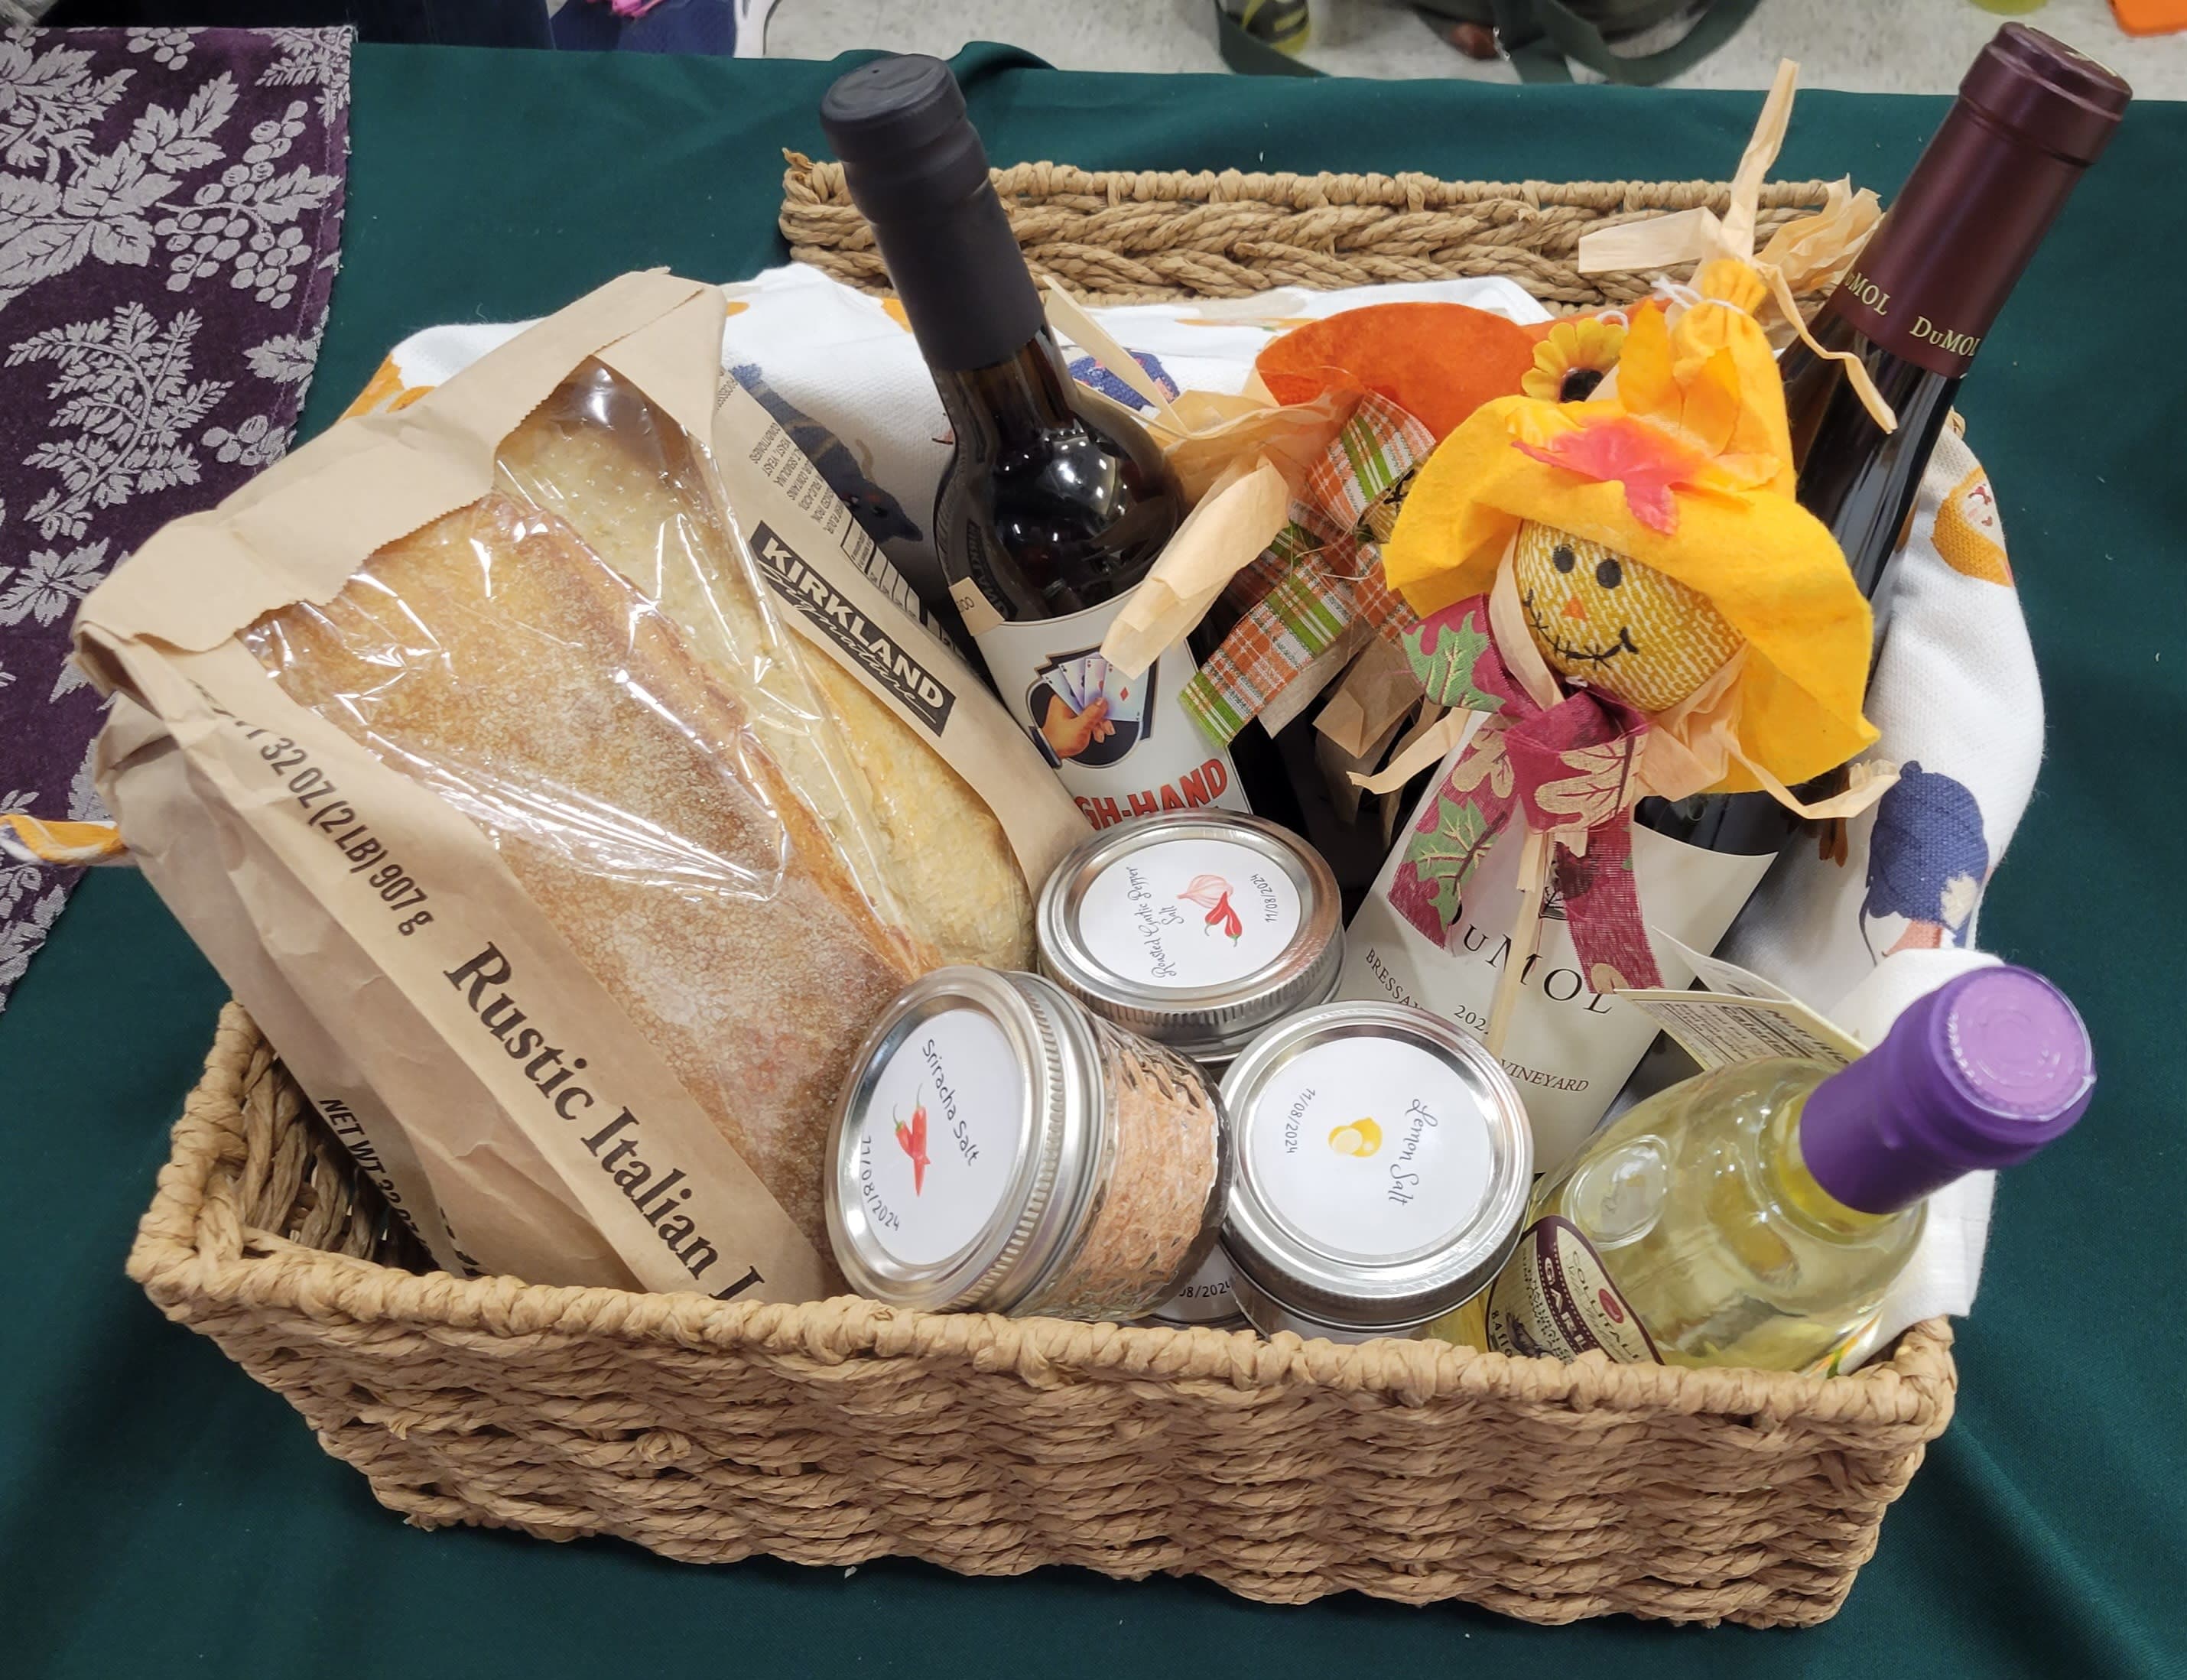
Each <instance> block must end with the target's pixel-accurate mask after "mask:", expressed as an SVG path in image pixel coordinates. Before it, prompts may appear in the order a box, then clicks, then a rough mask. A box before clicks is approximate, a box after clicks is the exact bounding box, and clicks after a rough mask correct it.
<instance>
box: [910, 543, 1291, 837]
mask: <svg viewBox="0 0 2187 1680" xmlns="http://www.w3.org/2000/svg"><path fill="white" fill-rule="evenodd" d="M953 593H955V595H956V597H957V599H958V603H959V610H962V611H963V612H964V621H965V627H966V628H967V629H968V630H970V631H971V632H972V637H973V639H974V640H975V642H977V643H979V648H980V655H981V658H982V659H984V660H986V661H987V672H988V675H989V676H991V677H993V679H994V683H995V688H996V690H997V691H998V693H999V694H1001V695H1002V700H1003V704H1004V706H1006V707H1007V708H1009V712H1010V715H1011V716H1013V717H1015V718H1016V719H1017V720H1018V722H1020V723H1021V724H1022V725H1024V726H1025V730H1026V733H1027V734H1029V735H1030V736H1032V741H1033V744H1034V745H1035V746H1037V747H1038V748H1039V749H1040V750H1041V753H1042V756H1044V757H1045V758H1046V759H1047V760H1048V761H1049V763H1050V764H1053V765H1054V767H1055V773H1056V774H1057V775H1058V776H1060V778H1062V780H1063V785H1064V786H1065V787H1066V788H1068V789H1070V790H1071V796H1072V797H1073V798H1074V799H1076V800H1077V801H1078V808H1079V809H1080V810H1081V811H1082V812H1085V813H1086V820H1087V821H1088V822H1089V823H1092V824H1093V825H1094V827H1095V828H1097V829H1105V828H1108V827H1110V825H1111V824H1113V823H1124V822H1129V821H1130V820H1131V819H1132V818H1135V817H1151V816H1154V815H1155V813H1156V812H1163V811H1189V810H1192V809H1195V807H1197V806H1206V805H1213V806H1222V807H1223V809H1224V810H1227V811H1245V810H1247V809H1249V808H1250V807H1249V806H1247V804H1246V802H1245V795H1243V794H1242V793H1240V791H1239V788H1238V773H1237V770H1236V768H1235V767H1234V766H1233V765H1232V763H1231V761H1230V755H1229V754H1228V753H1227V752H1225V751H1224V750H1223V749H1222V748H1221V747H1218V746H1217V745H1216V744H1215V743H1214V742H1212V740H1210V739H1208V738H1207V736H1206V734H1205V733H1202V732H1201V731H1200V728H1199V726H1198V725H1196V724H1195V723H1194V722H1193V721H1192V719H1191V717H1190V716H1189V715H1188V714H1187V713H1186V711H1185V710H1184V707H1183V705H1182V704H1180V702H1179V700H1178V695H1179V694H1181V693H1182V692H1183V688H1184V685H1185V684H1186V683H1189V682H1190V681H1191V680H1192V677H1193V674H1194V672H1195V670H1196V669H1197V667H1196V666H1195V665H1194V663H1193V659H1192V655H1191V653H1190V652H1189V650H1188V649H1186V648H1185V646H1184V645H1183V643H1178V645H1177V646H1175V647H1173V648H1172V649H1170V650H1169V651H1168V652H1167V653H1165V654H1164V655H1162V656H1161V659H1160V660H1157V661H1156V662H1155V664H1154V665H1152V666H1150V667H1148V669H1147V670H1145V671H1142V672H1141V673H1140V674H1139V675H1138V676H1137V677H1127V676H1126V675H1125V674H1124V673H1123V672H1122V671H1119V670H1117V669H1116V668H1115V667H1113V666H1110V664H1109V662H1108V661H1107V660H1104V659H1103V658H1102V657H1101V638H1102V637H1103V636H1105V635H1106V634H1107V633H1108V629H1109V626H1110V622H1111V621H1113V620H1114V619H1115V618H1116V615H1117V614H1118V613H1119V612H1121V611H1122V610H1123V605H1124V598H1123V597H1122V596H1119V597H1118V598H1116V599H1114V600H1110V601H1105V602H1103V603H1102V604H1100V605H1099V606H1098V607H1089V608H1088V609H1087V610H1085V611H1083V612H1076V613H1071V614H1069V615H1065V616H1064V617H1062V618H1043V619H1032V620H1026V621H1019V622H1016V623H1010V622H1007V621H1004V620H1003V619H1001V618H999V617H998V616H997V615H996V614H995V611H994V610H993V608H992V605H990V604H988V603H987V599H986V598H985V597H984V596H982V595H981V594H980V593H978V591H977V589H976V588H975V587H973V586H971V585H970V584H969V583H967V584H964V585H960V586H959V587H958V588H957V589H956V590H955V591H954V592H953ZM981 607H985V608H986V609H987V610H986V611H985V612H984V613H983V612H981V610H980V608H981Z"/></svg>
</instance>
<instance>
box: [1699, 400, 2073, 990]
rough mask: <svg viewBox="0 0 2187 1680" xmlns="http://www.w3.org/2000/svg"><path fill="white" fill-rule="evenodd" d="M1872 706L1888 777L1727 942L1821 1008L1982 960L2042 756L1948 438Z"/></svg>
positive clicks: (2008, 614) (1992, 559) (1917, 527)
mask: <svg viewBox="0 0 2187 1680" xmlns="http://www.w3.org/2000/svg"><path fill="white" fill-rule="evenodd" d="M1867 710H1868V715H1869V718H1870V719H1871V720H1872V721H1873V722H1875V726H1876V728H1877V729H1878V730H1880V731H1881V739H1879V741H1878V742H1877V744H1876V751H1877V753H1878V754H1879V755H1880V756H1882V757H1884V758H1886V759H1888V760H1890V761H1892V762H1893V763H1895V764H1897V766H1898V767H1899V779H1898V782H1897V784H1896V785H1894V786H1893V787H1892V788H1891V789H1889V790H1888V791H1887V792H1886V793H1885V794H1884V795H1883V797H1882V799H1881V801H1879V802H1878V803H1877V804H1876V806H1875V808H1874V809H1873V810H1871V811H1869V812H1864V813H1863V814H1861V815H1859V816H1857V817H1854V818H1851V819H1849V820H1848V821H1847V822H1846V823H1844V824H1843V825H1841V827H1840V828H1839V829H1836V830H1835V831H1833V832H1826V833H1825V834H1824V835H1823V836H1822V837H1821V838H1820V839H1819V840H1818V841H1817V842H1816V843H1813V844H1810V845H1808V846H1802V847H1800V848H1798V849H1797V850H1796V851H1795V852H1794V853H1793V855H1791V857H1787V858H1786V859H1785V860H1784V862H1783V863H1782V864H1780V866H1779V868H1777V869H1776V870H1775V871H1774V873H1773V874H1771V875H1770V876H1769V878H1768V879H1767V880H1765V881H1764V882H1763V885H1762V886H1761V888H1760V889H1759V890H1758V891H1757V892H1756V894H1755V896H1754V898H1753V899H1752V901H1751V902H1750V903H1749V904H1748V906H1747V909H1746V914H1745V915H1743V916H1742V917H1741V918H1740V920H1739V922H1738V924H1736V925H1735V926H1734V928H1733V930H1732V932H1731V936H1730V937H1729V940H1727V941H1726V942H1725V944H1724V945H1723V955H1725V956H1726V957H1728V958H1730V959H1731V960H1732V961H1734V962H1735V963H1739V964H1743V965H1744V966H1746V967H1747V968H1751V969H1756V970H1757V972H1759V973H1762V974H1764V975H1768V976H1770V977H1771V978H1772V979H1774V980H1777V981H1779V983H1780V984H1782V985H1785V986H1791V987H1792V988H1793V989H1794V990H1796V991H1797V992H1799V994H1800V995H1801V996H1802V997H1805V998H1807V999H1808V1001H1810V1002H1811V1003H1815V1004H1816V1005H1817V1006H1818V1007H1819V1008H1821V1009H1824V1011H1825V1012H1826V1013H1827V1012H1829V1010H1830V1009H1831V1007H1832V1006H1833V1005H1834V1004H1835V1003H1836V1000H1837V999H1838V998H1840V997H1842V996H1844V995H1845V994H1846V993H1847V992H1850V991H1851V990H1852V988H1853V987H1854V986H1856V985H1858V984H1859V983H1860V982H1861V981H1862V980H1864V977H1865V976H1867V975H1869V974H1872V973H1874V972H1875V970H1876V969H1877V968H1878V966H1879V965H1881V966H1882V967H1884V968H1890V967H1892V966H1893V965H1895V964H1897V963H1898V962H1899V961H1900V960H1901V959H1902V958H1903V957H1904V956H1906V955H1909V954H1911V953H1914V952H1920V953H1922V954H1923V955H1924V956H1931V955H1932V954H1933V955H1937V956H1942V955H1951V954H1959V955H1963V956H1964V957H1965V958H1967V959H1968V960H1975V959H1976V958H1977V956H1978V951H1977V947H1978V946H1979V943H1980V922H1981V916H1982V896H1983V894H1984V893H1985V892H1986V891H1987V889H1988V885H1989V883H1990V881H1991V880H1992V879H1993V877H1994V876H1995V874H1996V873H1997V870H1998V868H1999V866H2000V865H2001V864H2002V863H2003V862H2004V859H2005V856H2006V849H2007V847H2008V846H2010V842H2011V840H2012V834H2013V830H2014V829H2016V828H2017V827H2018V826H2019V823H2020V819H2021V815H2022V813H2023V812H2026V810H2027V801H2028V800H2029V798H2030V796H2031V795H2032V793H2033V790H2034V786H2035V776H2036V770H2037V767H2038V764H2039V763H2040V761H2041V759H2042V756H2043V693H2042V688H2041V684H2040V683H2039V682H2038V679H2037V673H2036V668H2035V655H2034V650H2033V649H2032V647H2031V646H2030V645H2029V642H2028V636H2027V620H2026V619H2025V617H2024V616H2023V615H2021V609H2020V597H2019V592H2018V591H2017V590H2016V589H2015V588H2014V587H2013V582H2012V568H2011V565H2010V561H2009V559H2007V556H2006V548H2005V540H2004V523H2003V520H2002V517H2001V515H2000V514H1999V507H1998V494H1997V492H1996V490H1995V488H1994V487H1993V486H1992V485H1991V483H1990V480H1989V475H1988V474H1987V473H1986V472H1984V471H1983V470H1982V464H1981V463H1980V462H1978V461H1977V460H1976V458H1975V456H1974V453H1973V452H1972V451H1971V450H1970V449H1969V448H1968V447H1967V445H1966V442H1965V440H1964V439H1963V438H1961V437H1959V435H1956V433H1954V432H1951V431H1947V432H1946V433H1945V435H1944V436H1943V437H1942V440H1941V441H1939V442H1938V444H1937V451H1936V453H1935V454H1933V455H1932V456H1931V457H1930V459H1929V468H1928V471H1927V473H1926V475H1925V476H1924V478H1923V480H1922V484H1921V490H1920V496H1919V497H1918V498H1917V499H1916V501H1915V503H1914V516H1913V518H1912V520H1910V521H1909V526H1908V536H1907V541H1906V543H1905V545H1904V550H1903V553H1901V554H1900V556H1899V559H1898V562H1897V574H1896V577H1895V581H1894V583H1893V586H1892V606H1891V621H1890V625H1889V627H1888V629H1887V630H1886V632H1885V635H1884V638H1883V645H1882V648H1881V651H1880V652H1879V653H1878V654H1877V655H1876V660H1875V681H1874V683H1873V684H1872V685H1871V686H1870V688H1869V696H1868V707H1867Z"/></svg>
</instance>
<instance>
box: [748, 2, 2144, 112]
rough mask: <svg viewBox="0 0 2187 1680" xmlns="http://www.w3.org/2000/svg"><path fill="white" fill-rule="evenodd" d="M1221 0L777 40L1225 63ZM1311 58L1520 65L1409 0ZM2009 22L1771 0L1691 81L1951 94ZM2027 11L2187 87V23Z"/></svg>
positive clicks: (1325, 36) (1352, 26) (814, 49)
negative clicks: (1486, 54) (1220, 49)
mask: <svg viewBox="0 0 2187 1680" xmlns="http://www.w3.org/2000/svg"><path fill="white" fill-rule="evenodd" d="M1211 5H1212V0H923V3H908V0H775V7H774V14H773V19H772V20H771V21H770V23H769V24H768V26H767V52H768V53H769V55H770V56H772V57H775V58H814V59H825V58H832V57H834V56H835V54H836V53H841V52H844V51H846V50H847V49H849V48H854V47H885V48H891V49H893V50H895V51H898V52H922V53H942V54H944V55H946V54H947V53H953V52H955V51H956V50H957V48H959V47H961V46H963V45H964V42H967V41H1004V42H1009V43H1011V44H1012V45H1014V46H1018V47H1023V48H1027V49H1028V50H1030V51H1032V52H1034V53H1038V54H1040V56H1041V57H1043V58H1044V59H1047V60H1048V61H1049V63H1051V64H1054V65H1060V66H1061V67H1063V68H1065V69H1068V70H1221V69H1222V68H1223V62H1222V59H1220V58H1218V57H1217V53H1216V51H1215V39H1214V27H1213V24H1212V19H1211V16H1210V12H1209V8H1210V7H1211ZM1313 13H1314V24H1315V29H1316V41H1315V43H1314V45H1313V47H1312V48H1309V50H1308V53H1307V56H1308V58H1309V59H1310V60H1311V61H1312V62H1313V63H1314V64H1316V65H1319V66H1320V67H1321V68H1322V69H1324V70H1329V71H1330V72H1331V73H1332V74H1335V75H1340V76H1479V77H1484V78H1491V79H1498V80H1510V79H1511V72H1510V70H1509V69H1508V68H1507V67H1505V66H1504V65H1500V64H1493V65H1481V64H1476V63H1475V62H1474V61H1473V60H1472V59H1467V58H1465V57H1463V56H1462V55H1460V54H1459V53H1457V52H1455V51H1454V50H1453V49H1452V48H1449V47H1448V46H1446V45H1445V44H1444V43H1443V42H1442V41H1441V40H1440V39H1438V38H1437V37H1436V35H1435V34H1434V33H1433V32H1432V31H1431V30H1430V29H1429V27H1428V25H1426V24H1425V23H1423V22H1422V21H1421V20H1420V17H1419V15H1418V14H1416V13H1414V12H1413V11H1412V10H1410V9H1409V8H1406V7H1404V6H1402V5H1400V4H1398V3H1397V0H1313ZM1999 21H2000V20H1999V19H1998V18H1997V17H1995V16H1994V15H1993V14H1990V13H1988V12H1985V11H1982V10H1981V9H1980V8H1977V7H1976V6H1974V5H1973V4H1971V3H1970V0H1765V3H1764V4H1763V6H1762V7H1761V8H1760V9H1759V10H1758V11H1757V13H1756V14H1755V15H1754V17H1753V19H1752V20H1751V21H1750V22H1749V23H1748V24H1747V25H1746V28H1745V29H1743V30H1742V31H1740V33H1739V34H1738V35H1737V36H1736V37H1734V38H1733V39H1732V41H1731V42H1729V44H1728V45H1727V46H1725V47H1724V48H1723V49H1722V50H1721V51H1720V52H1718V53H1717V54H1716V55H1715V56H1714V57H1712V58H1710V59H1706V60H1704V61H1703V62H1702V63H1701V65H1699V66H1697V67H1696V68H1695V69H1694V70H1691V71H1689V72H1688V73H1687V74H1686V75H1685V76H1682V77H1680V78H1679V80H1678V84H1677V85H1678V86H1682V87H1766V86H1768V81H1769V78H1770V76H1771V73H1772V72H1773V71H1774V70H1775V68H1776V64H1777V60H1778V59H1779V58H1786V57H1789V58H1793V59H1798V60H1799V61H1800V65H1801V78H1800V79H1801V82H1802V86H1805V87H1840V88H1847V89H1852V90H1858V91H1862V92H1875V93H1945V92H1948V91H1949V90H1950V89H1951V88H1952V87H1954V86H1956V85H1957V83H1958V81H1959V76H1960V74H1961V73H1962V72H1963V71H1964V70H1965V68H1966V66H1967V64H1968V62H1969V61H1970V60H1971V59H1972V58H1973V57H1974V55H1975V53H1976V51H1977V50H1978V49H1979V48H1981V46H1982V42H1984V41H1986V40H1987V39H1988V37H1989V36H1990V34H1991V33H1992V31H1994V30H1995V29H1996V27H1997V25H1998V24H1999ZM2027 21H2028V22H2030V23H2032V24H2033V25H2036V26H2037V27H2038V28H2041V29H2044V30H2047V31H2049V32H2050V33H2051V34H2053V35H2056V36H2058V37H2061V39H2064V40H2066V41H2069V42H2072V44H2073V45H2075V46H2076V47H2078V48H2081V49H2082V50H2083V52H2086V53H2092V54H2094V56H2095V57H2097V58H2099V59H2102V60H2104V62H2105V63H2106V64H2108V65H2111V66H2112V67H2113V68H2115V69H2116V70H2118V71H2119V73H2120V74H2121V75H2122V76H2125V77H2126V78H2127V80H2128V81H2131V82H2133V83H2134V88H2135V91H2136V93H2138V94H2139V96H2140V97H2142V98H2183V97H2187V35H2178V36H2167V37H2158V38H2155V39H2146V40H2135V39H2133V38H2131V37H2128V36H2126V35H2123V34H2122V33H2121V32H2120V31H2119V28H2118V25H2117V24H2116V23H2115V22H2114V21H2113V20H2112V19H2111V8H2110V7H2109V5H2108V4H2107V3H2106V0H2049V4H2048V5H2046V6H2044V8H2042V9H2041V10H2039V11H2038V12H2036V13H2034V14H2031V15H2030V16H2029V17H2028V18H2027Z"/></svg>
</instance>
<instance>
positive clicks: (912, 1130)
mask: <svg viewBox="0 0 2187 1680" xmlns="http://www.w3.org/2000/svg"><path fill="white" fill-rule="evenodd" d="M896 1142H897V1148H898V1149H902V1151H903V1152H904V1153H905V1154H906V1155H909V1156H910V1157H911V1193H912V1194H914V1196H915V1195H917V1194H919V1192H920V1191H922V1190H924V1189H925V1188H926V1169H927V1167H928V1166H929V1165H930V1162H929V1161H928V1159H927V1155H926V1104H924V1103H920V1104H918V1105H917V1106H916V1107H914V1109H913V1110H912V1111H911V1124H910V1125H908V1126H906V1125H905V1124H904V1123H903V1122H902V1121H901V1120H899V1121H897V1123H896Z"/></svg>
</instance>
